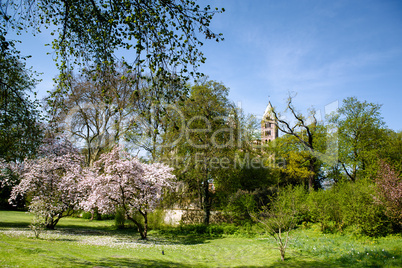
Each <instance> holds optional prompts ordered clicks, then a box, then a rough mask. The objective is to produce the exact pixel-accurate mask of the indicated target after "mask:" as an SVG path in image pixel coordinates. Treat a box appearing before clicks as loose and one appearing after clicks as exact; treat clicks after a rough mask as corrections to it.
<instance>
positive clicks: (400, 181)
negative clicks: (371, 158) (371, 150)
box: [376, 161, 402, 224]
mask: <svg viewBox="0 0 402 268" xmlns="http://www.w3.org/2000/svg"><path fill="white" fill-rule="evenodd" d="M379 164H380V168H379V171H378V173H377V177H376V186H377V193H378V195H379V197H380V202H381V203H382V204H384V206H385V208H386V214H387V216H388V217H391V218H393V219H395V220H397V221H398V223H399V224H402V178H401V177H400V176H398V174H397V173H396V172H395V170H394V169H393V168H392V167H391V166H390V165H389V164H387V163H386V162H384V161H380V163H379Z"/></svg>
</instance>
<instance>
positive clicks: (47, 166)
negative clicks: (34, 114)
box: [9, 139, 84, 229]
mask: <svg viewBox="0 0 402 268" xmlns="http://www.w3.org/2000/svg"><path fill="white" fill-rule="evenodd" d="M38 154H39V155H40V156H41V157H40V158H38V159H35V160H25V161H24V162H23V166H24V168H23V169H22V170H21V174H20V176H21V178H22V180H21V182H20V183H19V184H18V185H16V186H15V187H13V190H12V192H11V197H10V199H9V202H10V203H13V202H15V200H17V199H18V196H24V195H27V196H30V197H31V198H32V200H31V204H30V205H29V210H30V211H31V212H33V213H34V214H37V213H40V214H43V215H44V225H45V227H46V228H48V229H54V227H55V226H56V224H57V223H58V222H59V220H60V219H61V218H62V217H65V216H69V215H71V214H72V213H73V211H74V209H76V208H77V206H78V204H79V202H80V201H81V199H82V193H81V191H80V190H79V183H80V182H81V180H82V175H81V174H82V165H83V163H84V160H83V158H82V157H81V156H80V155H79V154H78V152H77V151H76V150H75V149H74V148H73V146H72V145H71V143H70V142H69V141H67V140H65V139H60V140H56V139H52V140H47V141H46V142H45V143H44V144H43V145H42V146H41V147H40V150H39V153H38ZM38 202H39V203H40V204H41V205H40V206H38V204H39V203H38Z"/></svg>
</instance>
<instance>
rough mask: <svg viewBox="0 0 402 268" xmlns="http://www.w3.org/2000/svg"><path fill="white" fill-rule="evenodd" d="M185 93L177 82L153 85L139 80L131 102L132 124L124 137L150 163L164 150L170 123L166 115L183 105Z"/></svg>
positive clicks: (149, 80)
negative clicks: (134, 96) (140, 151)
mask: <svg viewBox="0 0 402 268" xmlns="http://www.w3.org/2000/svg"><path fill="white" fill-rule="evenodd" d="M156 87H158V88H157V89H156ZM187 93H188V88H187V86H186V85H184V84H181V83H169V84H166V83H156V84H155V83H154V82H152V80H151V79H150V78H146V79H141V83H140V85H139V87H138V90H137V91H136V96H137V98H136V99H135V102H134V106H135V108H134V120H135V121H134V122H133V124H132V127H131V128H130V129H129V130H128V131H127V133H126V135H125V138H126V139H127V141H128V142H129V143H132V144H133V145H134V146H135V147H137V148H140V149H142V150H145V151H146V152H147V154H148V156H149V160H150V161H153V162H155V161H157V159H158V158H159V157H161V156H162V155H163V153H164V149H165V148H167V147H168V146H166V144H167V143H168V142H167V141H166V136H168V133H166V131H167V129H168V125H169V124H170V123H171V121H172V119H171V118H170V114H171V112H172V109H173V110H175V109H177V108H178V107H181V105H183V102H184V100H185V99H186V97H188V96H187Z"/></svg>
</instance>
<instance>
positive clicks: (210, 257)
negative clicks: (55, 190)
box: [0, 211, 402, 267]
mask: <svg viewBox="0 0 402 268" xmlns="http://www.w3.org/2000/svg"><path fill="white" fill-rule="evenodd" d="M31 217H32V216H31V215H30V214H28V213H25V212H16V211H0V267H401V266H402V236H401V235H389V236H387V237H379V238H369V237H356V236H354V235H352V234H350V233H348V234H339V233H336V234H323V233H322V232H320V230H319V227H318V226H316V225H312V226H309V227H302V226H300V227H299V228H297V229H296V230H294V231H292V232H291V236H290V237H291V240H290V244H289V249H288V250H287V252H286V260H285V261H284V262H281V260H280V255H279V251H278V250H277V249H275V241H274V239H273V238H271V237H270V236H268V235H266V234H263V233H260V232H258V230H257V229H255V228H254V227H244V226H243V227H236V228H235V227H234V226H224V227H222V226H210V227H208V228H203V227H202V226H182V227H164V228H161V229H160V230H153V231H151V232H150V234H149V239H148V240H147V241H143V240H140V239H139V235H138V234H137V233H136V232H135V230H133V229H123V230H119V229H116V228H115V227H114V221H113V220H102V221H90V220H85V219H81V218H63V219H61V220H60V222H59V224H58V225H57V226H56V230H52V231H51V230H48V231H44V232H43V233H41V234H40V237H39V238H35V236H34V233H33V232H32V231H31V230H30V229H29V227H28V226H29V224H30V220H31ZM228 230H229V231H228ZM228 233H230V234H228ZM162 252H163V254H162Z"/></svg>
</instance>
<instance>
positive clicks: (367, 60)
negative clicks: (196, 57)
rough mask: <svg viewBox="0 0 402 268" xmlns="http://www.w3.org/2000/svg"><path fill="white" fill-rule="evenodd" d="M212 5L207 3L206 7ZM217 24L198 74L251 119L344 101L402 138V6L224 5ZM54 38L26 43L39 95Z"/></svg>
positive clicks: (370, 1) (251, 0)
mask: <svg viewBox="0 0 402 268" xmlns="http://www.w3.org/2000/svg"><path fill="white" fill-rule="evenodd" d="M207 2H208V1H206V0H205V1H201V4H203V3H207ZM209 2H210V3H211V6H217V7H224V8H225V9H226V12H224V13H223V14H217V15H216V16H215V17H214V20H213V23H212V25H211V26H212V29H213V30H214V31H215V32H222V33H223V34H224V37H225V41H224V42H221V43H213V42H212V41H210V42H205V44H206V45H205V46H204V47H203V51H204V53H205V55H206V57H207V63H206V64H205V65H203V66H202V67H201V68H200V71H202V72H204V73H205V74H207V75H209V77H210V78H211V79H213V80H217V81H220V82H223V83H224V84H225V85H226V86H228V87H229V88H230V90H231V93H230V98H231V99H232V100H233V101H234V102H236V103H237V102H241V106H242V108H243V109H244V110H245V112H246V113H252V114H255V115H262V114H263V113H264V111H265V107H266V106H267V104H268V101H269V99H270V101H271V103H272V104H273V106H274V107H276V108H277V109H279V110H283V109H284V108H285V105H286V102H285V101H286V99H287V97H288V95H289V92H292V93H297V96H296V98H295V102H294V103H295V106H296V107H297V108H298V110H300V111H301V112H304V113H306V111H307V109H308V108H311V107H314V108H316V109H318V110H321V111H324V107H325V106H326V105H328V104H330V103H333V102H335V101H339V103H340V104H341V102H342V100H343V99H344V98H346V97H350V96H355V97H357V98H358V99H359V100H361V101H364V100H367V101H369V102H374V103H378V104H382V105H383V107H382V115H383V117H384V120H385V122H386V124H387V126H388V127H389V128H391V129H394V130H396V131H399V130H402V120H401V115H402V112H401V110H400V108H401V106H402V102H401V101H402V1H399V0H395V1H386V0H353V1H319V0H317V1H304V0H294V1H276V0H219V1H209ZM50 41H51V37H50V36H48V35H47V34H40V35H38V36H37V37H30V36H29V35H24V36H23V44H22V45H21V46H20V49H21V51H22V53H23V54H25V55H26V54H31V55H32V56H33V57H32V59H30V60H29V62H28V64H29V65H33V66H34V69H35V70H37V71H39V72H43V73H44V75H43V76H42V79H43V82H42V83H41V84H39V85H38V87H37V90H38V91H39V92H40V95H42V96H43V94H44V93H45V92H46V90H50V89H51V88H52V81H51V78H52V77H54V76H55V75H56V74H57V70H56V68H55V65H54V62H53V61H52V57H53V56H52V55H46V52H51V49H50V48H44V46H43V45H44V44H45V43H49V42H50Z"/></svg>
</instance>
